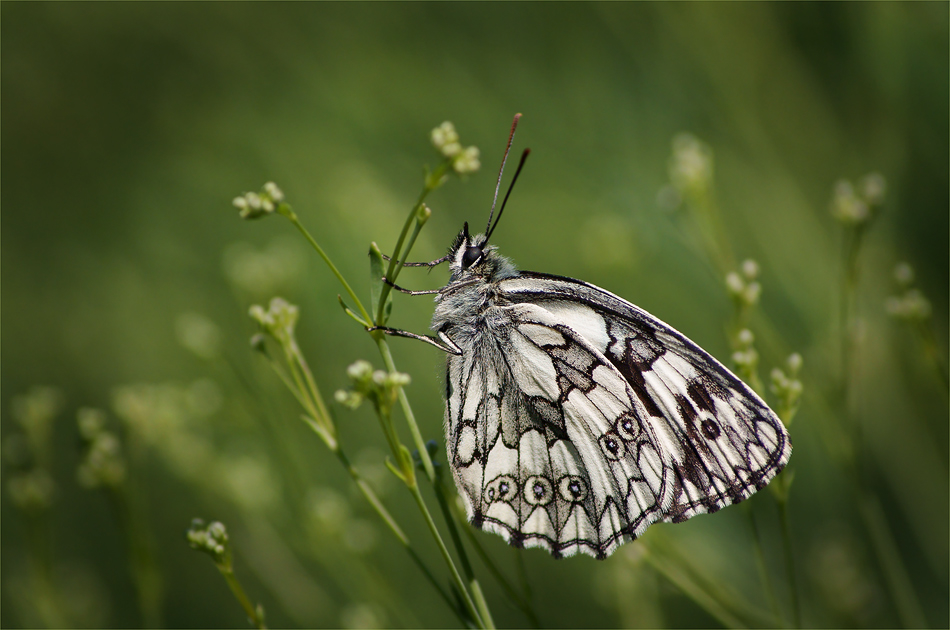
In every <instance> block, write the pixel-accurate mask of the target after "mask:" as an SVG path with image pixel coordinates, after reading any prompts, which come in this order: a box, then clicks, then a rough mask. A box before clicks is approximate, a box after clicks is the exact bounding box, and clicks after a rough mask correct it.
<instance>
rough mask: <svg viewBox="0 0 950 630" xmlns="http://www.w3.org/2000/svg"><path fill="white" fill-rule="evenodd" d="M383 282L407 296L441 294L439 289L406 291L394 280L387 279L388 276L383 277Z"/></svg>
mask: <svg viewBox="0 0 950 630" xmlns="http://www.w3.org/2000/svg"><path fill="white" fill-rule="evenodd" d="M383 282H385V283H386V284H388V285H389V286H391V287H392V288H394V289H396V290H397V291H399V292H400V293H405V294H406V295H433V294H435V293H438V292H439V290H438V289H431V290H429V291H411V290H409V289H404V288H402V287H401V286H399V285H398V284H395V283H394V282H393V281H392V280H390V279H389V278H387V277H386V276H383Z"/></svg>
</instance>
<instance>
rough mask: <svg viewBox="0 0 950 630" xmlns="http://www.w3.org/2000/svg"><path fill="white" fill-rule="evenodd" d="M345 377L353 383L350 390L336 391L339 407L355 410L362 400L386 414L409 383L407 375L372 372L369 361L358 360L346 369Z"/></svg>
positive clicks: (381, 371)
mask: <svg viewBox="0 0 950 630" xmlns="http://www.w3.org/2000/svg"><path fill="white" fill-rule="evenodd" d="M346 374H347V376H349V377H350V380H351V381H352V382H353V386H352V388H350V389H348V390H343V389H341V390H338V391H337V392H336V394H335V396H334V397H335V398H336V401H337V402H338V403H340V404H341V405H344V406H346V407H349V408H350V409H356V408H357V407H359V406H360V405H361V404H362V403H363V401H364V400H366V399H369V400H370V401H371V402H372V403H373V404H374V405H376V406H377V408H378V409H381V410H385V411H386V412H387V413H388V411H389V410H390V409H392V406H393V404H394V403H395V401H396V395H397V393H398V391H399V388H400V387H404V386H406V385H408V384H409V383H410V380H411V379H410V378H409V375H408V374H403V373H402V372H385V371H383V370H373V366H372V365H371V364H370V362H369V361H364V360H363V359H360V360H359V361H357V362H355V363H353V364H352V365H351V366H350V367H348V368H347V369H346Z"/></svg>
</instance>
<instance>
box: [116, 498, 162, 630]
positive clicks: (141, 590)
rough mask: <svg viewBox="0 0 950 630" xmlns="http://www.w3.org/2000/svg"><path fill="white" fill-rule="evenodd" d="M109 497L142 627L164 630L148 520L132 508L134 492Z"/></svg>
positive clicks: (160, 596)
mask: <svg viewBox="0 0 950 630" xmlns="http://www.w3.org/2000/svg"><path fill="white" fill-rule="evenodd" d="M110 490H111V491H110V492H109V493H108V494H109V497H110V498H111V499H112V503H113V507H114V509H115V511H116V514H117V515H118V518H119V521H120V523H121V525H122V529H123V530H124V531H125V540H126V545H127V550H128V554H129V564H130V565H131V570H132V577H133V579H134V580H135V588H136V594H137V595H138V603H139V610H140V612H141V614H142V627H144V628H158V627H161V626H162V614H161V600H162V580H161V573H160V572H159V570H158V566H157V565H156V562H155V555H154V551H153V549H152V544H151V540H150V539H149V536H148V532H147V531H146V530H145V527H144V525H143V522H145V521H146V519H144V518H143V515H141V514H140V513H139V510H137V509H135V507H134V506H133V505H132V503H133V501H132V499H131V495H132V494H133V493H132V492H130V489H129V488H128V487H127V486H125V485H120V486H117V487H112V488H110Z"/></svg>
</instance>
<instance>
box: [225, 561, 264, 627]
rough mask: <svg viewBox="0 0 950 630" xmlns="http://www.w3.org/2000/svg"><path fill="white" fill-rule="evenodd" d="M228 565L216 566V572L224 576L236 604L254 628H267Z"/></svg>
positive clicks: (262, 617)
mask: <svg viewBox="0 0 950 630" xmlns="http://www.w3.org/2000/svg"><path fill="white" fill-rule="evenodd" d="M229 565H230V563H228V564H227V565H226V564H217V565H216V566H217V567H218V571H220V572H221V575H223V576H224V580H225V581H226V582H227V583H228V587H229V588H230V589H231V592H232V593H234V597H235V598H236V599H237V600H238V603H239V604H241V608H243V609H244V613H245V614H246V615H247V618H248V619H249V620H250V621H251V623H253V624H254V627H255V628H258V629H260V630H263V629H264V628H267V626H266V625H264V616H263V615H262V614H260V613H261V611H259V610H258V609H257V608H255V607H254V605H253V604H252V603H251V600H250V599H248V597H247V594H245V593H244V589H243V588H242V587H241V583H240V582H239V581H238V579H237V577H235V575H234V571H233V570H232V569H231V567H230V566H229Z"/></svg>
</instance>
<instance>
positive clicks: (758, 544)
mask: <svg viewBox="0 0 950 630" xmlns="http://www.w3.org/2000/svg"><path fill="white" fill-rule="evenodd" d="M744 505H745V506H746V507H745V513H746V515H747V516H748V517H749V525H750V526H751V527H752V542H753V548H754V549H755V563H756V565H757V566H758V568H759V576H760V577H761V578H762V587H763V590H765V597H766V598H767V599H768V600H769V608H771V609H772V614H774V615H775V618H776V619H778V620H781V619H782V613H781V610H779V606H778V597H777V596H776V595H775V585H774V584H772V578H770V577H769V569H768V565H767V564H766V562H765V551H764V549H763V547H762V534H761V532H760V531H759V524H758V523H757V522H756V520H755V514H753V512H752V509H751V508H750V507H748V505H749V504H748V503H746V504H744ZM783 625H784V624H783ZM795 627H799V626H798V624H796V626H795Z"/></svg>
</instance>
